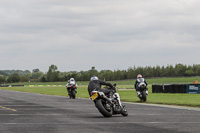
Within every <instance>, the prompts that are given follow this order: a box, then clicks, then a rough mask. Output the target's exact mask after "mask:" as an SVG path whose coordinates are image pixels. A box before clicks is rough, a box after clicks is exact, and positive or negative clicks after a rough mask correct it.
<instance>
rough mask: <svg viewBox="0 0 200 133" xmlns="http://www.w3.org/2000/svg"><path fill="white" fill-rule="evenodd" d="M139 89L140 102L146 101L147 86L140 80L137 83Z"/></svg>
mask: <svg viewBox="0 0 200 133" xmlns="http://www.w3.org/2000/svg"><path fill="white" fill-rule="evenodd" d="M138 87H139V91H140V96H139V98H140V101H141V102H146V100H147V94H146V91H147V86H146V84H145V83H144V82H141V83H140V84H139V85H138Z"/></svg>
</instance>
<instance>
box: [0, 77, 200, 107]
mask: <svg viewBox="0 0 200 133" xmlns="http://www.w3.org/2000/svg"><path fill="white" fill-rule="evenodd" d="M146 80H147V82H148V83H149V85H148V88H149V96H148V97H147V103H155V104H172V105H183V106H197V107H200V102H199V101H200V95H199V94H169V93H167V94H166V93H152V86H151V85H152V84H192V83H193V81H196V80H197V81H199V82H200V77H184V78H156V79H146ZM134 82H135V80H126V81H112V82H111V83H117V88H118V89H127V90H118V91H117V92H118V93H119V94H120V97H121V100H122V101H127V102H140V100H139V98H138V97H137V95H136V91H135V90H133V88H134ZM77 83H78V93H77V97H82V98H89V95H88V91H87V85H88V83H89V81H84V82H83V81H81V82H80V81H77ZM18 84H29V85H34V84H37V85H65V84H66V82H39V83H18ZM0 89H6V90H14V91H23V92H31V93H41V94H47V95H58V96H67V90H66V88H65V87H0Z"/></svg>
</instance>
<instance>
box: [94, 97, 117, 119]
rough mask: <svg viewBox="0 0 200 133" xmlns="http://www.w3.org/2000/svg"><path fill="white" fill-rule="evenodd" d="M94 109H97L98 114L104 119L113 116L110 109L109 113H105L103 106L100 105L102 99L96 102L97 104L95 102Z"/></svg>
mask: <svg viewBox="0 0 200 133" xmlns="http://www.w3.org/2000/svg"><path fill="white" fill-rule="evenodd" d="M96 107H97V109H98V110H99V112H100V113H101V114H102V115H103V116H104V117H111V116H112V114H113V111H112V109H111V111H110V112H109V111H107V110H106V109H105V108H104V106H103V104H102V99H99V100H97V102H96Z"/></svg>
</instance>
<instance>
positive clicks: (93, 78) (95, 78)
mask: <svg viewBox="0 0 200 133" xmlns="http://www.w3.org/2000/svg"><path fill="white" fill-rule="evenodd" d="M92 80H99V78H98V77H97V76H93V77H91V79H90V81H92Z"/></svg>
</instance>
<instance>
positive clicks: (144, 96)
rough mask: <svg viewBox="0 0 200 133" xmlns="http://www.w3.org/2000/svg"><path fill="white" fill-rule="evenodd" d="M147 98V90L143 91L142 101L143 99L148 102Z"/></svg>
mask: <svg viewBox="0 0 200 133" xmlns="http://www.w3.org/2000/svg"><path fill="white" fill-rule="evenodd" d="M146 100H147V95H146V91H142V98H141V101H142V102H146Z"/></svg>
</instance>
